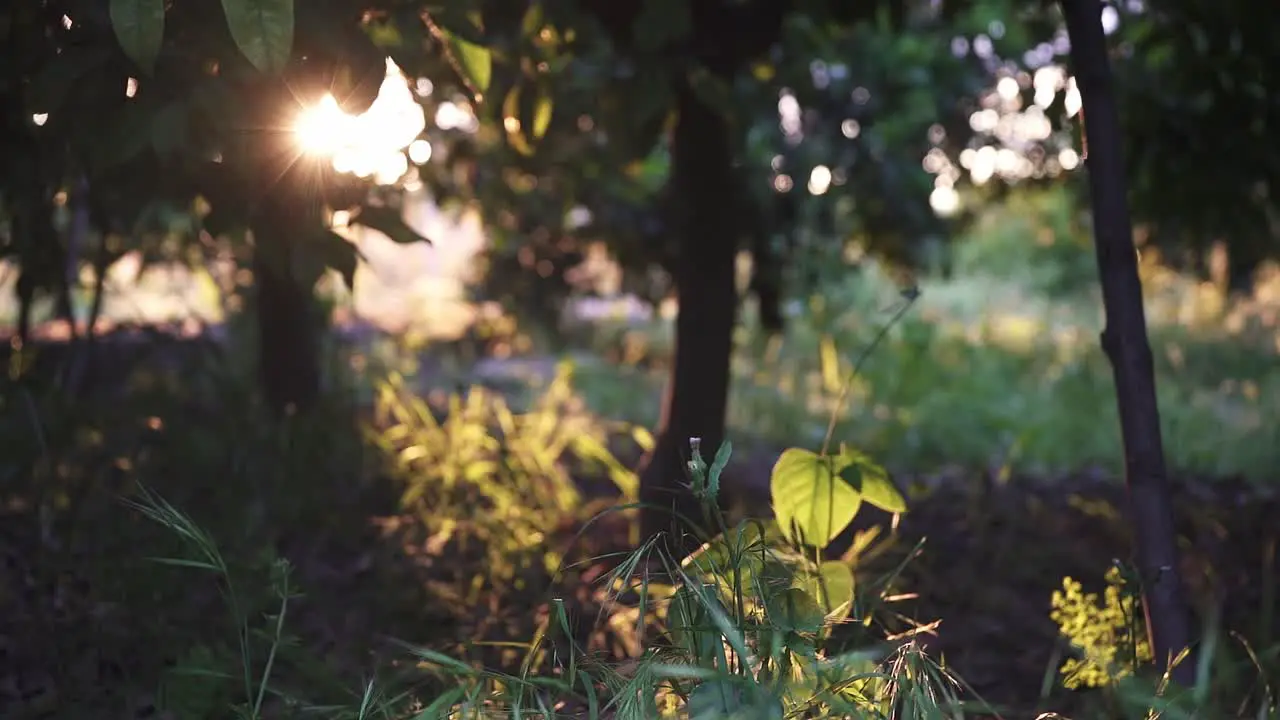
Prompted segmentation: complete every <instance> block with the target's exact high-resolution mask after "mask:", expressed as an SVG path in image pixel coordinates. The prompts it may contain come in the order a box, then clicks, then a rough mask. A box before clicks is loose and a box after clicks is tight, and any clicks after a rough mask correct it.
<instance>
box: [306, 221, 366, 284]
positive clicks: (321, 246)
mask: <svg viewBox="0 0 1280 720" xmlns="http://www.w3.org/2000/svg"><path fill="white" fill-rule="evenodd" d="M305 250H310V251H312V252H314V253H316V255H317V259H319V260H320V261H321V262H323V263H324V266H325V267H327V268H332V269H334V270H337V271H338V272H339V273H341V275H342V282H344V283H346V285H347V289H348V290H355V287H356V266H357V264H358V262H357V261H358V260H359V258H360V251H359V250H358V249H357V248H356V246H355V245H353V244H351V242H349V241H348V240H347V239H346V238H344V237H342V236H341V235H339V234H338V233H336V232H334V231H332V230H325V231H324V232H322V233H320V234H319V235H318V236H317V238H316V242H315V243H313V245H312V247H309V248H305Z"/></svg>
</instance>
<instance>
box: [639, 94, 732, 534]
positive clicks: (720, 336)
mask: <svg viewBox="0 0 1280 720" xmlns="http://www.w3.org/2000/svg"><path fill="white" fill-rule="evenodd" d="M677 92H678V95H677V101H676V102H677V112H678V113H679V119H678V121H677V123H676V129H675V138H674V142H673V149H672V164H673V174H674V178H673V179H674V182H675V187H676V190H677V192H678V197H679V198H680V199H679V201H678V202H677V203H676V207H677V212H678V217H679V220H678V222H677V224H676V227H677V228H678V232H679V233H680V240H681V242H680V256H679V262H678V263H677V267H676V272H675V284H676V293H677V297H678V299H679V302H680V313H679V315H678V316H677V318H676V340H675V362H674V363H673V367H672V372H671V377H670V380H669V381H668V383H667V389H666V396H665V398H664V400H663V410H662V419H661V420H660V422H659V428H658V429H659V432H658V442H657V447H656V448H655V449H654V452H653V453H652V455H651V456H650V457H649V459H648V461H647V463H646V465H645V467H644V468H643V469H642V471H641V477H640V494H641V499H642V500H643V501H644V502H646V503H650V504H652V505H653V506H654V507H655V508H656V509H646V511H645V513H644V522H643V526H644V532H645V534H646V536H647V537H652V536H653V535H655V534H656V533H659V532H663V531H668V532H672V531H674V533H675V537H681V538H682V539H683V542H677V543H673V544H672V547H673V549H676V550H683V549H688V548H689V547H690V546H691V545H696V543H695V542H693V538H691V537H689V536H688V534H689V533H690V532H691V531H693V528H690V527H689V525H688V523H687V522H684V521H677V517H678V516H677V515H675V514H673V513H678V514H679V515H680V516H683V517H684V518H687V519H688V520H691V521H693V522H695V523H701V522H702V512H701V509H700V508H699V507H698V505H697V502H696V501H695V499H694V498H693V496H692V495H691V494H690V493H689V491H688V490H687V489H686V488H685V487H683V486H682V484H683V483H687V482H688V481H689V478H688V472H687V470H686V465H685V463H686V462H687V460H688V459H689V453H690V446H689V441H690V439H691V438H695V437H696V438H701V445H702V453H703V455H704V456H706V457H707V460H708V462H710V456H711V455H713V454H714V453H715V452H716V449H717V448H718V447H719V445H720V443H721V442H722V441H723V440H724V436H725V413H726V411H727V409H728V403H729V361H730V354H731V352H732V349H733V325H734V320H735V316H736V312H737V292H736V287H735V283H734V275H735V272H734V271H735V259H736V255H737V245H738V243H737V232H736V229H735V228H736V223H735V217H734V210H733V207H734V205H735V204H736V200H737V193H736V192H734V184H733V164H732V163H733V158H732V151H731V147H730V144H729V138H730V130H729V126H728V123H727V122H726V121H725V119H724V118H723V117H721V116H720V115H719V114H718V113H717V112H716V111H715V109H713V108H710V107H707V106H706V105H705V104H703V102H702V101H701V100H699V99H698V98H697V97H696V96H695V95H694V93H693V91H692V89H690V88H689V87H688V85H687V83H685V82H684V81H683V79H681V81H680V82H679V83H678V90H677ZM703 529H710V528H705V527H704V528H703Z"/></svg>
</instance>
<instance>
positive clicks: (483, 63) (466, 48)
mask: <svg viewBox="0 0 1280 720" xmlns="http://www.w3.org/2000/svg"><path fill="white" fill-rule="evenodd" d="M438 32H439V33H440V34H441V35H442V36H443V37H444V40H445V42H446V43H447V44H448V46H449V54H450V56H451V57H452V58H453V61H454V63H455V64H456V68H455V69H456V70H457V71H458V73H459V74H460V75H462V80H463V82H465V83H466V84H467V87H468V89H470V90H471V92H473V93H475V95H476V100H477V101H479V100H480V99H481V96H482V95H484V93H485V92H487V91H488V90H489V81H490V80H491V79H492V78H493V56H492V55H490V53H489V50H488V49H487V48H483V47H481V46H479V45H476V44H475V43H471V42H467V41H466V40H463V39H462V38H460V37H458V36H457V35H455V34H454V33H451V32H449V31H448V30H445V29H444V28H440V29H439V31H438Z"/></svg>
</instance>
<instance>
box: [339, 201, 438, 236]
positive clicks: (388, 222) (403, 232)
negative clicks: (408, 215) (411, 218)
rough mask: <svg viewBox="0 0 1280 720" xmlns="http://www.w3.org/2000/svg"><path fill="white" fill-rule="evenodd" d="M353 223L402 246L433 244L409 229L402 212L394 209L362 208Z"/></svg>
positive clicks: (375, 206) (367, 206) (376, 206)
mask: <svg viewBox="0 0 1280 720" xmlns="http://www.w3.org/2000/svg"><path fill="white" fill-rule="evenodd" d="M351 222H353V223H357V224H359V225H364V226H365V227H367V228H370V229H373V230H377V231H378V232H380V233H382V234H383V235H386V236H387V237H389V238H391V240H392V242H395V243H398V244H400V245H410V244H412V243H416V242H424V243H426V244H428V245H431V244H432V242H431V240H429V239H428V238H426V237H425V236H423V235H421V234H419V233H418V231H417V230H414V229H413V228H411V227H409V224H408V223H406V222H405V221H404V217H402V216H401V215H400V211H399V210H396V209H394V208H389V207H382V206H379V205H365V206H363V207H361V208H360V212H358V213H356V215H355V216H354V217H352V218H351Z"/></svg>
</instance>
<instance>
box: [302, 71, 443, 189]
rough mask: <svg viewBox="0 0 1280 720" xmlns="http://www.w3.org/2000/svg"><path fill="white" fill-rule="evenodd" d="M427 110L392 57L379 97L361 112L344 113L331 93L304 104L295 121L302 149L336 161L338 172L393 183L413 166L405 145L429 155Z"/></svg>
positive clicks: (416, 151)
mask: <svg viewBox="0 0 1280 720" xmlns="http://www.w3.org/2000/svg"><path fill="white" fill-rule="evenodd" d="M425 128H426V114H425V113H424V111H423V109H422V105H421V104H419V103H418V101H417V100H416V99H415V98H414V97H413V93H412V92H411V91H410V90H409V84H408V82H407V81H406V79H405V76H404V73H402V72H401V71H400V68H399V67H397V66H396V64H395V63H394V62H392V61H391V60H390V59H388V60H387V74H386V77H384V78H383V81H382V85H381V87H380V88H379V89H378V96H377V97H376V98H375V99H374V101H373V104H372V105H370V106H369V109H368V110H366V111H365V112H363V113H361V114H359V115H350V114H348V113H346V112H344V111H343V110H342V108H341V106H339V105H338V101H337V99H336V98H334V96H333V95H332V94H326V95H325V96H324V97H322V98H320V100H319V101H318V102H317V103H316V104H315V105H312V106H311V107H307V108H304V109H303V110H302V111H301V112H300V113H299V114H298V117H297V119H296V121H295V122H294V126H293V132H294V136H295V138H296V141H297V144H298V149H299V150H300V151H301V152H303V153H306V154H308V155H311V156H313V157H321V158H325V159H327V160H329V161H330V162H332V163H333V167H334V169H335V170H337V171H339V172H348V173H352V174H354V175H357V176H359V177H369V176H376V179H377V181H378V182H379V183H383V184H391V183H394V182H396V181H397V180H399V179H400V178H401V177H403V176H404V174H405V173H406V172H407V171H408V169H409V158H408V157H406V156H405V149H406V148H409V147H410V146H411V145H413V146H415V147H414V148H413V149H414V150H415V152H413V153H412V154H413V155H414V157H415V159H418V158H423V157H429V156H430V153H429V152H428V153H424V152H423V151H422V148H421V145H422V144H423V143H425V142H426V141H425V140H420V139H419V136H420V135H421V134H422V131H423V130H424V129H425Z"/></svg>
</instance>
